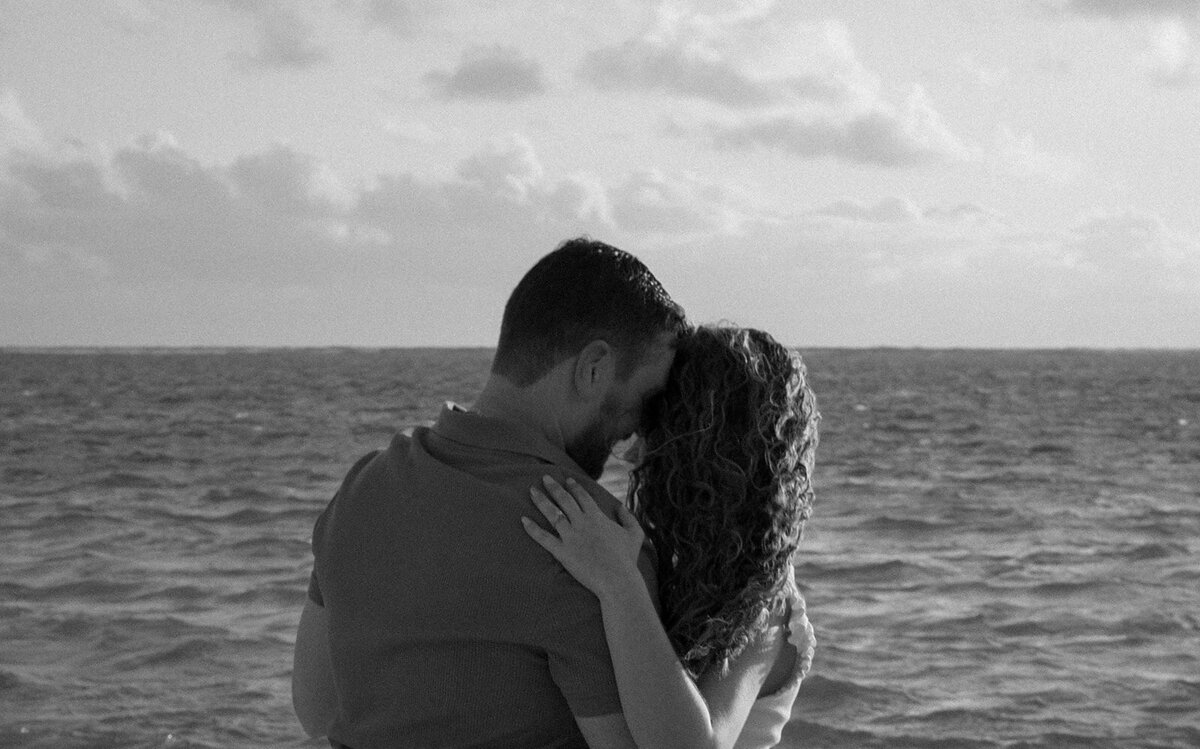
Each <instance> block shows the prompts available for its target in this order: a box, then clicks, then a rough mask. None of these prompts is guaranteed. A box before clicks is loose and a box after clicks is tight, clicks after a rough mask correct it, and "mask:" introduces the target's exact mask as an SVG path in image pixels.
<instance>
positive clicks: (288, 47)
mask: <svg viewBox="0 0 1200 749" xmlns="http://www.w3.org/2000/svg"><path fill="white" fill-rule="evenodd" d="M203 2H206V3H208V4H210V5H219V6H224V7H226V8H229V9H230V10H233V11H235V12H237V13H241V14H243V15H246V16H249V17H251V18H252V19H253V20H254V23H255V26H256V27H257V30H258V46H257V48H256V49H255V50H254V51H253V52H248V53H235V54H233V55H231V59H233V60H234V62H235V64H236V65H237V66H238V67H239V68H241V69H243V70H247V71H249V70H269V69H279V68H307V67H311V66H313V65H316V64H317V63H320V62H324V61H325V60H326V59H328V56H329V55H328V52H326V50H325V49H324V48H322V47H321V46H319V45H317V44H316V43H314V42H313V40H312V38H313V35H314V31H313V28H312V26H311V25H309V23H308V22H307V21H305V20H304V18H303V16H301V14H300V12H299V11H298V10H297V9H295V8H294V7H292V6H291V5H290V4H289V3H288V2H287V0H203Z"/></svg>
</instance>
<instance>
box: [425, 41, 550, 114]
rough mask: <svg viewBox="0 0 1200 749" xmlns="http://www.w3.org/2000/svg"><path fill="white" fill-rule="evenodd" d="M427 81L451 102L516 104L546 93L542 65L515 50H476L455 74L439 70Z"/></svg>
mask: <svg viewBox="0 0 1200 749" xmlns="http://www.w3.org/2000/svg"><path fill="white" fill-rule="evenodd" d="M425 82H426V83H427V84H428V85H429V86H430V87H431V88H432V89H433V90H434V91H435V92H436V93H437V94H438V95H439V96H442V97H444V98H447V99H485V100H486V99H490V100H494V101H516V100H518V99H528V98H531V97H533V96H537V95H538V94H541V93H544V92H545V91H546V82H545V79H544V76H543V74H542V66H541V64H540V63H539V62H538V61H537V60H535V59H533V58H529V57H524V56H523V55H522V54H521V53H520V51H519V50H517V49H515V48H513V47H505V46H502V45H496V46H493V47H475V48H473V49H469V50H467V51H466V52H465V53H464V54H463V58H462V61H461V62H460V63H459V65H458V67H457V68H455V70H454V71H453V72H450V73H446V72H441V71H435V72H432V73H428V74H426V76H425Z"/></svg>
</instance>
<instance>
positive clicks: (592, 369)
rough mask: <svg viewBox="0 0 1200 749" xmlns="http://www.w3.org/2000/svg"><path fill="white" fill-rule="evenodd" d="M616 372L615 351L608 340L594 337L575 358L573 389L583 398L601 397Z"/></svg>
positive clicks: (605, 392)
mask: <svg viewBox="0 0 1200 749" xmlns="http://www.w3.org/2000/svg"><path fill="white" fill-rule="evenodd" d="M616 373H617V352H616V351H614V350H613V347H612V346H610V345H609V344H608V341H605V340H603V339H599V338H598V339H596V340H594V341H592V342H591V343H589V344H588V345H586V346H584V347H583V349H582V350H581V351H580V352H579V356H577V357H576V358H575V371H574V383H575V391H576V392H577V393H579V395H580V396H581V397H583V398H584V399H585V400H593V399H596V398H603V397H604V396H605V395H606V394H607V393H608V389H609V387H610V386H611V385H612V382H613V379H614V378H615V377H616Z"/></svg>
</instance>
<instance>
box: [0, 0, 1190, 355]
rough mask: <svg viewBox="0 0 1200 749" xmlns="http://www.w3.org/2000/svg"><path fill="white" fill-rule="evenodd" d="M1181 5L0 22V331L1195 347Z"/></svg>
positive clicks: (846, 0) (93, 16) (274, 340)
mask: <svg viewBox="0 0 1200 749" xmlns="http://www.w3.org/2000/svg"><path fill="white" fill-rule="evenodd" d="M1198 196H1200V0H955V2H937V1H935V0H929V1H926V2H920V1H918V0H887V1H886V2H885V1H884V0H871V1H865V0H839V1H838V2H822V1H820V0H814V1H809V2H786V1H780V2H768V1H758V0H752V1H745V0H743V1H742V2H676V1H672V2H652V1H649V0H639V1H637V2H634V1H625V0H614V1H611V2H601V1H599V0H597V1H595V2H593V1H590V0H582V1H581V2H577V3H556V2H546V1H544V0H543V1H541V2H537V1H534V0H504V1H503V2H501V1H499V0H303V1H301V0H86V1H85V0H3V2H2V3H0V345H5V346H330V345H333V346H492V345H494V344H495V340H496V336H497V334H498V331H499V325H500V316H501V313H502V310H503V306H504V302H505V299H506V298H507V295H508V293H509V291H510V290H511V289H512V287H513V286H514V285H515V284H516V282H517V281H518V280H519V279H520V277H521V275H522V273H523V272H524V271H525V270H527V269H528V268H529V267H530V266H531V265H532V264H533V263H534V262H536V260H537V259H538V258H539V257H541V256H542V255H544V254H546V253H547V252H549V251H551V250H552V249H554V247H555V246H557V245H558V244H559V243H560V242H561V241H563V240H564V239H567V238H569V237H574V236H579V235H583V234H587V235H589V236H591V237H593V238H595V239H599V240H602V241H605V242H608V243H610V244H613V245H616V246H617V247H620V248H622V249H625V250H628V251H630V252H632V253H634V254H635V255H637V256H638V257H640V258H641V259H642V260H643V261H645V262H646V264H647V265H648V266H649V267H650V268H651V270H652V271H653V272H654V273H655V274H656V275H657V276H658V278H659V279H660V281H661V282H662V283H663V285H664V286H665V287H666V289H667V290H668V291H669V292H670V293H671V295H672V296H673V297H674V298H675V299H676V301H678V302H679V303H680V304H681V305H683V307H684V308H685V309H686V310H687V312H688V314H689V316H690V318H691V319H692V320H693V321H695V322H718V321H728V322H733V323H736V324H739V325H748V326H753V327H759V328H764V329H766V330H767V331H769V332H771V333H772V334H774V335H775V337H776V338H778V339H780V340H781V341H784V342H785V343H788V344H791V345H797V346H839V347H843V346H844V347H864V346H923V347H989V348H990V347H1002V348H1008V347H1039V348H1040V347H1101V348H1122V347H1155V348H1157V347H1171V348H1175V347H1187V348H1196V347H1200V207H1198V206H1200V201H1198V199H1197V198H1198Z"/></svg>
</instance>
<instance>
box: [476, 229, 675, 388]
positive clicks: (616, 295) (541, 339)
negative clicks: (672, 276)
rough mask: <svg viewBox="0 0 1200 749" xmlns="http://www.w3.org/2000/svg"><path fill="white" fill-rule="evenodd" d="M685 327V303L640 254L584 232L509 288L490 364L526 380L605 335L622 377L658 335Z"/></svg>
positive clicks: (519, 381) (513, 378) (521, 382)
mask: <svg viewBox="0 0 1200 749" xmlns="http://www.w3.org/2000/svg"><path fill="white" fill-rule="evenodd" d="M686 327H687V322H686V321H685V319H684V314H683V310H682V309H681V308H680V307H679V305H678V304H676V303H675V302H674V301H672V300H671V297H670V296H668V295H667V292H666V291H665V290H664V289H663V287H662V284H660V283H659V282H658V279H657V278H655V277H654V274H653V273H651V272H650V269H649V268H647V267H646V266H645V265H644V264H643V263H642V261H640V260H638V259H637V258H636V257H634V256H633V255H630V254H629V253H628V252H624V251H622V250H618V249H617V248H616V247H612V246H610V245H607V244H605V243H603V242H597V241H595V240H592V239H589V238H587V237H579V238H577V239H569V240H567V241H566V242H563V243H562V244H561V245H559V246H558V249H556V250H554V251H553V252H551V253H550V254H549V255H546V256H545V257H544V258H542V259H541V260H539V261H538V262H537V264H536V265H534V266H533V267H532V268H530V269H529V272H528V273H526V274H525V277H524V278H522V279H521V281H520V283H518V284H517V287H516V288H515V289H513V292H512V296H510V297H509V298H508V304H506V305H505V306H504V320H503V321H502V322H501V324H500V342H499V343H498V344H497V346H496V358H495V359H494V360H493V361H492V372H493V373H494V374H497V375H501V376H502V377H504V378H506V379H508V380H509V381H511V382H513V383H514V384H515V385H517V386H518V387H525V386H527V385H531V384H533V383H534V382H537V381H538V380H539V379H541V378H542V377H544V376H545V375H546V374H547V373H548V372H549V371H550V370H551V369H553V368H554V367H555V366H556V365H557V364H558V363H559V362H561V361H563V360H565V359H568V358H570V357H572V356H575V355H576V354H578V353H579V352H580V351H581V350H582V349H583V347H584V346H586V345H587V344H588V343H590V342H591V341H594V340H597V339H603V340H605V341H607V342H608V343H609V344H610V345H612V346H613V348H614V349H615V350H616V354H617V376H618V377H619V378H621V379H625V378H627V377H629V376H630V375H631V374H632V373H633V371H634V370H635V369H636V368H637V364H638V362H639V361H640V360H641V358H642V355H643V352H644V351H645V349H646V347H647V346H648V345H649V344H650V343H651V342H652V341H654V340H655V339H657V338H658V337H659V335H661V334H662V333H672V334H674V335H676V336H678V335H680V334H681V333H682V332H683V331H684V330H685V329H686Z"/></svg>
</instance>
